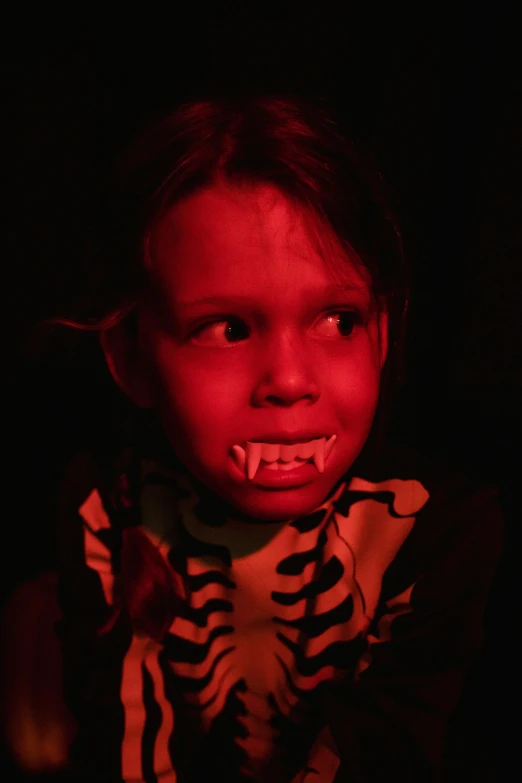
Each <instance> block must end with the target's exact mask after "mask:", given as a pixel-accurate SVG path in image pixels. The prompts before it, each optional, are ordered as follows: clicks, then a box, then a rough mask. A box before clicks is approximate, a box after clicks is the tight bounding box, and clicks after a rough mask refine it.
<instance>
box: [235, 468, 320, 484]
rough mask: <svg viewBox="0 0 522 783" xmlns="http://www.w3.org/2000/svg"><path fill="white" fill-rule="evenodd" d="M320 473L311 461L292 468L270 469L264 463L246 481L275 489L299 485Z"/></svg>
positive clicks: (306, 482) (307, 482) (308, 481)
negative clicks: (251, 477) (250, 479)
mask: <svg viewBox="0 0 522 783" xmlns="http://www.w3.org/2000/svg"><path fill="white" fill-rule="evenodd" d="M320 475H321V474H320V473H319V471H318V470H317V468H316V467H315V465H314V463H313V462H304V463H303V464H302V465H299V467H296V468H292V470H270V469H269V468H267V467H265V466H264V465H260V466H259V468H258V469H257V473H256V475H255V476H254V478H253V479H252V481H249V482H248V483H250V484H254V485H256V486H259V487H268V488H271V487H274V488H276V489H279V488H283V487H293V486H297V487H299V486H302V485H303V484H309V483H310V482H311V481H313V480H314V479H316V478H317V477H318V476H320Z"/></svg>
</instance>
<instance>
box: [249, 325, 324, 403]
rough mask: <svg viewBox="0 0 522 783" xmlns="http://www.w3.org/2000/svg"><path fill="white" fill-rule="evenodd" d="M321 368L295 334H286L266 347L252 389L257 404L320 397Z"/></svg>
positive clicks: (313, 399) (292, 401)
mask: <svg viewBox="0 0 522 783" xmlns="http://www.w3.org/2000/svg"><path fill="white" fill-rule="evenodd" d="M319 377H320V368H319V367H317V366H315V364H314V357H313V356H311V355H310V352H309V351H308V352H307V351H306V350H305V348H304V346H303V345H302V344H301V343H300V341H299V339H298V338H297V337H296V336H291V335H286V336H284V337H282V338H280V339H279V340H277V341H274V342H273V343H271V345H269V346H268V347H267V349H266V352H265V356H264V358H263V359H262V360H261V361H260V364H259V381H258V383H257V384H256V386H255V388H254V392H253V403H254V405H255V406H256V407H262V408H266V407H270V406H274V405H275V406H279V407H289V406H292V405H295V404H296V403H297V402H300V401H301V400H305V401H306V402H307V403H308V404H313V403H314V402H316V401H317V400H318V399H319V396H320V389H319Z"/></svg>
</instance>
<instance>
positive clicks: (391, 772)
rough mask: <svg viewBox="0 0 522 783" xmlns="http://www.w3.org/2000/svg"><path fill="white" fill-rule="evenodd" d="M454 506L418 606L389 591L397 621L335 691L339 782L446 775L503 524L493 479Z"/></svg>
mask: <svg viewBox="0 0 522 783" xmlns="http://www.w3.org/2000/svg"><path fill="white" fill-rule="evenodd" d="M441 513H444V512H443V511H442V509H441ZM445 513H446V515H447V517H448V519H447V521H445V522H444V523H443V524H442V526H440V527H439V530H440V534H437V535H435V536H434V535H432V534H431V532H430V535H429V536H428V537H427V538H426V547H425V549H426V552H425V553H424V554H423V555H422V557H419V565H421V564H422V566H423V567H421V569H420V571H419V576H418V579H417V580H416V581H415V584H414V586H413V589H412V591H411V598H410V611H406V612H404V613H403V609H404V607H402V608H401V607H400V606H396V607H395V608H392V607H393V600H389V601H387V604H388V608H386V606H385V607H384V609H383V610H382V612H381V615H380V617H378V618H377V623H376V626H377V627H380V628H381V629H383V628H387V629H388V630H387V631H386V633H385V634H381V637H384V638H379V635H378V634H376V636H375V637H374V638H373V639H372V643H371V645H370V657H369V666H368V668H367V669H366V670H365V671H363V672H362V674H361V675H360V679H359V681H358V683H356V684H354V685H350V684H346V685H344V684H343V685H342V686H341V687H340V684H339V683H336V685H335V688H332V689H331V690H329V691H328V693H327V696H326V715H327V721H328V725H329V727H330V730H331V732H332V735H333V737H334V739H335V742H336V745H337V748H338V750H339V754H340V758H341V765H340V767H339V770H338V773H337V776H336V778H335V782H336V783H342V782H343V781H351V782H352V783H379V782H380V781H383V782H384V781H389V780H391V779H393V780H400V781H401V783H408V782H409V781H411V782H412V783H414V782H415V783H418V781H423V783H429V782H430V781H438V780H439V779H440V778H441V775H442V769H443V762H444V753H445V749H446V744H447V734H448V724H449V720H450V717H451V715H452V713H453V712H454V710H455V708H456V706H457V704H458V702H459V699H460V696H461V693H462V689H463V684H464V682H465V679H466V675H467V673H468V671H469V667H470V664H472V663H473V662H474V661H475V660H476V658H477V654H478V652H479V651H480V648H481V645H482V641H483V630H482V622H483V615H484V610H485V606H486V602H487V597H488V593H489V589H490V586H491V583H492V580H493V576H494V573H495V570H496V567H497V565H498V561H499V558H500V553H501V548H502V530H503V518H502V514H501V512H500V509H499V507H498V505H497V502H496V489H495V488H492V487H484V488H483V489H482V490H480V491H479V492H477V493H475V494H474V495H473V496H472V497H469V498H468V499H467V500H466V501H465V502H464V503H458V504H457V506H456V507H455V508H454V509H453V510H451V511H448V510H447V509H446V512H445ZM432 521H433V522H435V520H434V519H432ZM387 613H388V616H386V615H387ZM394 613H396V616H395V617H394Z"/></svg>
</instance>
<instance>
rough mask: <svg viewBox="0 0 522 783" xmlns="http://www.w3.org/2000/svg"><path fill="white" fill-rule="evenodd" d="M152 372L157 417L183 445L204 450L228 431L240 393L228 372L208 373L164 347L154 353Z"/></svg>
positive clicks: (201, 367) (206, 368)
mask: <svg viewBox="0 0 522 783" xmlns="http://www.w3.org/2000/svg"><path fill="white" fill-rule="evenodd" d="M154 375H155V379H156V382H155V387H156V404H157V407H158V409H159V411H160V414H161V417H162V419H163V421H164V423H165V424H166V425H167V427H168V429H169V431H170V432H172V433H175V435H176V437H177V439H178V440H180V439H181V441H182V442H183V443H184V444H185V445H186V448H189V449H192V450H194V451H197V452H199V453H202V452H205V451H208V450H210V449H211V446H212V443H213V442H214V443H215V442H216V440H218V441H220V440H222V438H225V437H226V436H227V433H228V434H229V433H230V426H231V425H232V426H233V422H234V421H237V415H238V408H239V407H240V405H239V403H238V398H239V397H240V396H241V395H240V392H239V390H238V386H237V384H233V383H232V381H231V378H230V376H229V375H227V376H226V377H224V376H222V375H221V374H220V373H219V369H217V370H216V372H211V371H210V370H209V368H208V366H205V365H203V364H201V363H198V364H195V363H193V362H188V361H186V360H184V359H183V357H182V356H178V357H176V356H175V355H173V352H172V351H169V350H168V349H166V348H164V349H163V350H161V349H159V350H158V351H157V352H156V355H155V357H154ZM209 433H212V438H210V437H209Z"/></svg>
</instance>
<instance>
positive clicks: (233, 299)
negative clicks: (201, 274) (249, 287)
mask: <svg viewBox="0 0 522 783" xmlns="http://www.w3.org/2000/svg"><path fill="white" fill-rule="evenodd" d="M353 293H357V294H366V293H367V288H366V286H365V285H364V284H363V283H348V284H343V285H339V286H328V287H327V288H323V289H317V288H311V289H308V291H306V292H305V295H304V299H305V301H311V300H313V299H316V300H317V299H337V298H338V297H340V296H342V295H343V294H353ZM254 302H255V300H253V299H252V297H250V296H243V295H241V294H229V295H227V294H223V295H221V296H217V295H216V296H205V297H202V298H201V299H195V300H194V301H188V300H178V302H177V305H178V306H179V307H181V308H183V309H185V310H192V309H195V308H196V307H201V306H203V305H219V306H227V305H228V306H233V305H238V306H243V307H245V306H246V305H252V304H253V303H254Z"/></svg>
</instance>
